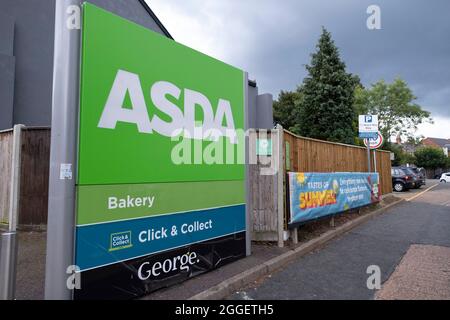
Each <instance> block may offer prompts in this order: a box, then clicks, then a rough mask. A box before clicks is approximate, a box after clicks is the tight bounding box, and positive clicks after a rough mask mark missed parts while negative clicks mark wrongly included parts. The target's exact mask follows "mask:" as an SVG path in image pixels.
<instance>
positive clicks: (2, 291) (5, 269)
mask: <svg viewBox="0 0 450 320" xmlns="http://www.w3.org/2000/svg"><path fill="white" fill-rule="evenodd" d="M22 128H24V126H23V125H21V124H18V125H15V126H14V132H13V152H12V166H11V167H12V170H11V181H10V198H9V217H8V220H9V226H8V232H6V233H3V234H2V235H1V238H0V241H1V242H0V300H13V299H14V298H15V285H16V265H17V247H18V246H17V244H18V239H17V221H18V215H19V205H20V203H19V198H20V167H21V151H22Z"/></svg>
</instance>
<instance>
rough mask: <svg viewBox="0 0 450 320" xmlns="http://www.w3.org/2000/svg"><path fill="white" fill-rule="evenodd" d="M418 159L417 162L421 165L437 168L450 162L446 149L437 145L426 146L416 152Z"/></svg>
mask: <svg viewBox="0 0 450 320" xmlns="http://www.w3.org/2000/svg"><path fill="white" fill-rule="evenodd" d="M414 155H415V157H416V159H417V161H416V164H417V166H419V167H424V168H426V169H432V170H436V169H437V168H445V167H446V166H447V164H448V158H447V157H446V156H445V154H444V151H443V150H442V149H440V148H435V147H424V148H420V149H418V150H417V151H416V152H414Z"/></svg>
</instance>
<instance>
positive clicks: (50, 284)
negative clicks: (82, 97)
mask: <svg viewBox="0 0 450 320" xmlns="http://www.w3.org/2000/svg"><path fill="white" fill-rule="evenodd" d="M80 4H81V3H80V1H79V0H58V1H56V9H55V45H54V62H53V102H52V131H51V151H50V180H49V198H48V228H47V259H46V265H45V268H46V269H45V299H58V300H69V299H72V291H71V290H69V289H68V287H67V279H68V277H69V275H68V274H67V273H66V272H67V269H68V267H69V266H71V265H72V264H73V244H74V222H75V221H74V220H75V219H74V217H75V172H72V171H73V169H74V168H76V154H77V144H76V141H77V119H78V97H79V95H78V90H79V88H78V87H79V69H80V63H79V61H80V59H79V55H80V35H81V31H80V29H79V27H78V29H77V28H76V27H74V26H76V24H71V21H73V20H74V19H75V20H76V19H77V18H78V19H79V18H80V17H79V15H80V11H81V10H80ZM77 14H78V16H77Z"/></svg>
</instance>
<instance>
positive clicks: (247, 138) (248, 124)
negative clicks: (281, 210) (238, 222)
mask: <svg viewBox="0 0 450 320" xmlns="http://www.w3.org/2000/svg"><path fill="white" fill-rule="evenodd" d="M248 94H249V92H248V73H247V72H244V104H245V106H244V114H245V130H246V132H249V130H250V127H251V120H252V119H250V110H249V109H250V105H249V99H248ZM250 143H251V139H250V136H249V135H247V134H246V135H245V190H246V191H245V192H246V194H245V199H246V206H245V226H246V227H245V228H246V232H245V253H246V255H247V256H249V255H251V254H252V228H251V224H252V220H251V219H252V216H251V211H250V207H251V204H250V203H251V201H252V198H251V196H252V195H251V194H250V192H249V190H250V157H251V155H250Z"/></svg>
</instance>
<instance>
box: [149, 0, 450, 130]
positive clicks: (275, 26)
mask: <svg viewBox="0 0 450 320" xmlns="http://www.w3.org/2000/svg"><path fill="white" fill-rule="evenodd" d="M147 2H148V3H149V5H150V7H151V8H152V10H153V11H154V12H155V14H156V15H157V16H158V17H159V19H160V20H161V21H162V23H163V24H164V25H165V26H166V28H167V29H168V30H169V32H170V33H171V34H172V36H173V37H174V38H175V40H176V41H178V42H180V43H183V44H185V45H187V46H189V47H192V48H194V49H196V50H199V51H201V52H203V53H206V54H208V55H211V56H213V57H215V58H217V59H220V60H223V61H225V62H227V63H229V64H232V65H235V66H237V67H239V68H241V69H243V70H246V71H248V72H249V76H250V78H251V79H255V80H256V81H257V83H258V87H259V90H260V93H265V92H269V93H272V94H273V95H274V98H277V96H278V94H279V92H280V90H293V89H295V88H296V86H297V85H298V84H299V83H301V82H302V80H303V78H304V76H305V75H306V71H305V68H304V65H305V64H307V63H309V61H310V54H311V53H312V52H313V51H314V50H315V45H316V43H317V40H318V37H319V35H320V33H321V26H324V27H326V28H327V29H328V30H329V31H330V32H331V33H332V35H333V39H334V40H335V42H336V45H337V46H338V47H339V49H340V53H341V57H342V59H343V60H344V61H345V63H346V65H347V69H348V71H349V72H351V73H355V74H358V75H359V76H360V77H361V81H362V82H363V84H364V85H365V86H369V85H370V84H371V83H374V82H376V81H378V80H380V79H385V80H386V81H389V82H390V81H392V80H393V79H394V78H395V77H397V76H400V77H401V78H403V79H405V80H406V81H407V82H408V84H409V86H410V87H411V88H412V89H413V91H414V94H415V95H416V96H417V97H418V100H417V102H418V103H419V104H420V105H422V107H423V108H424V109H426V110H428V111H431V112H432V116H433V118H434V119H435V124H434V125H423V126H421V127H420V130H419V132H418V134H423V135H425V136H435V137H442V138H450V19H449V17H450V1H449V0H433V1H425V0H378V1H375V0H370V1H366V0H339V1H335V0H280V1H273V0H245V1H243V0H215V1H212V0H183V1H181V0H147ZM373 4H374V5H378V6H379V7H380V9H381V30H369V29H368V28H367V26H366V20H367V18H368V17H369V14H367V13H366V10H367V8H368V6H369V5H373Z"/></svg>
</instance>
